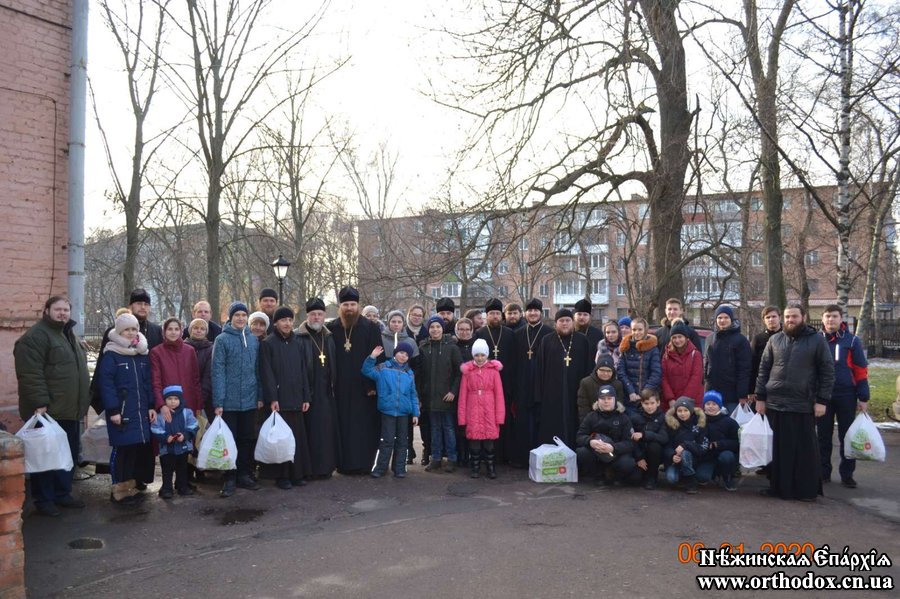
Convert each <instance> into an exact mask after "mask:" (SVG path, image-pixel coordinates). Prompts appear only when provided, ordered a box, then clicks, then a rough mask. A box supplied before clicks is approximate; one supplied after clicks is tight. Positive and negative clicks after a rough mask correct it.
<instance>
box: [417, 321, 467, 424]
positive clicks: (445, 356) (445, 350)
mask: <svg viewBox="0 0 900 599" xmlns="http://www.w3.org/2000/svg"><path fill="white" fill-rule="evenodd" d="M419 354H420V358H419V376H418V377H417V378H416V385H417V387H418V393H419V401H421V402H422V406H423V407H425V408H426V409H428V410H432V411H437V412H447V411H450V410H453V411H454V412H456V398H458V397H459V379H460V376H461V375H460V371H459V367H460V364H462V358H461V357H460V353H459V348H458V347H457V346H456V342H455V341H453V338H452V337H450V336H449V335H444V336H443V337H441V338H440V339H439V340H437V341H435V340H433V339H431V338H429V339H426V340H425V341H423V342H422V343H420V344H419ZM447 393H452V394H453V397H454V400H453V401H451V402H446V401H444V396H445V395H447Z"/></svg>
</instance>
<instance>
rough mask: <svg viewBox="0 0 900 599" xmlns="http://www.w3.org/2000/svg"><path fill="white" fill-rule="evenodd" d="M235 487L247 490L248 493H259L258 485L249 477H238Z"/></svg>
mask: <svg viewBox="0 0 900 599" xmlns="http://www.w3.org/2000/svg"><path fill="white" fill-rule="evenodd" d="M237 487H238V488H239V489H247V490H248V491H259V489H260V487H259V483H258V482H256V481H255V480H253V479H252V478H251V477H249V476H239V477H238V479H237Z"/></svg>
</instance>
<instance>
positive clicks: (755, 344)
mask: <svg viewBox="0 0 900 599" xmlns="http://www.w3.org/2000/svg"><path fill="white" fill-rule="evenodd" d="M780 332H781V328H780V327H779V328H778V330H777V331H770V330H769V329H766V330H765V331H763V332H762V333H757V334H756V335H754V337H753V341H751V342H750V349H751V350H752V351H753V364H752V366H751V367H750V390H749V391H748V393H750V394H751V395H752V394H754V393H756V377H758V376H759V363H760V361H762V354H763V350H764V349H766V344H767V343H768V342H769V339H771V338H772V336H773V335H776V334H778V333H780Z"/></svg>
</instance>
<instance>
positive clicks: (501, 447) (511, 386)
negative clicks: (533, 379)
mask: <svg viewBox="0 0 900 599" xmlns="http://www.w3.org/2000/svg"><path fill="white" fill-rule="evenodd" d="M484 311H485V315H486V317H487V319H486V324H485V325H484V326H483V327H481V328H480V329H478V330H477V331H476V332H475V339H484V340H485V341H487V344H488V351H489V352H490V353H489V355H488V358H490V359H491V360H498V361H499V362H500V363H501V364H503V370H501V371H500V380H501V381H502V383H503V397H504V399H505V400H506V402H505V403H506V424H503V425H501V426H500V441H499V443H497V444H496V447H497V457H498V459H499V460H500V463H501V464H502V463H507V462H509V461H510V460H511V457H512V454H513V435H512V432H511V431H512V428H513V427H514V425H513V424H512V422H513V421H514V420H515V415H514V412H513V411H512V410H513V409H514V408H513V407H512V404H513V403H514V402H515V396H516V378H517V376H518V363H517V360H516V339H515V336H514V335H513V332H512V329H510V328H509V327H506V326H503V304H502V303H501V302H500V300H498V299H497V298H494V297H492V298H491V299H489V300H488V301H487V304H485V306H484ZM510 416H512V418H510ZM514 465H515V464H514ZM519 465H527V462H526V463H525V464H519Z"/></svg>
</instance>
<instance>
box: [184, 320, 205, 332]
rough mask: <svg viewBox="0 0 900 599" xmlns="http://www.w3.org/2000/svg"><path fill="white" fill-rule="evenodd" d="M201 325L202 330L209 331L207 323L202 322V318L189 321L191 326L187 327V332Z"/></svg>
mask: <svg viewBox="0 0 900 599" xmlns="http://www.w3.org/2000/svg"><path fill="white" fill-rule="evenodd" d="M199 325H203V328H204V329H206V330H207V331H208V330H209V323H208V322H206V321H205V320H203V319H202V318H195V319H194V320H192V321H191V324H189V325H188V331H190V330H191V329H193V328H194V327H195V326H199Z"/></svg>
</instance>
